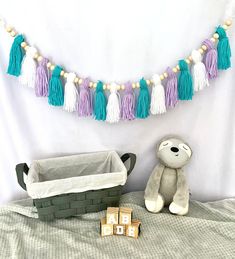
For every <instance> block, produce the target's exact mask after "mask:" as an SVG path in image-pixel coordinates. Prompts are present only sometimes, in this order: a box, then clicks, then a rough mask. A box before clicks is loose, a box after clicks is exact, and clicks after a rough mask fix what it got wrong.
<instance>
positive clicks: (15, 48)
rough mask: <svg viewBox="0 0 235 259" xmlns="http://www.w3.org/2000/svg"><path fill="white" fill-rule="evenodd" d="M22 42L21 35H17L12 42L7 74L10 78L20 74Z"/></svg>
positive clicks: (22, 51)
mask: <svg viewBox="0 0 235 259" xmlns="http://www.w3.org/2000/svg"><path fill="white" fill-rule="evenodd" d="M23 41H24V37H23V35H21V34H20V35H17V36H16V37H15V39H14V41H13V44H12V46H11V51H10V57H9V64H8V69H7V73H8V74H9V75H12V76H19V75H20V72H21V63H22V60H23V57H24V55H25V52H24V50H23V49H22V48H21V43H22V42H23Z"/></svg>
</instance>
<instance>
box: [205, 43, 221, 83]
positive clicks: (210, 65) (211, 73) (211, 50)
mask: <svg viewBox="0 0 235 259" xmlns="http://www.w3.org/2000/svg"><path fill="white" fill-rule="evenodd" d="M203 45H205V46H206V48H207V51H206V53H205V55H204V58H203V63H204V64H205V67H206V72H207V78H208V79H214V78H216V77H217V75H218V68H217V66H218V65H217V62H218V54H217V50H216V48H215V47H214V44H213V43H212V41H211V40H209V39H207V40H205V41H203Z"/></svg>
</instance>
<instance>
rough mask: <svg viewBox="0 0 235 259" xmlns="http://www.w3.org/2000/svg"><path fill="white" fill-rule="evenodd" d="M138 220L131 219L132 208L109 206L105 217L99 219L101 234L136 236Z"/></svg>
mask: <svg viewBox="0 0 235 259" xmlns="http://www.w3.org/2000/svg"><path fill="white" fill-rule="evenodd" d="M140 223H141V222H140V221H139V220H137V219H135V220H132V209H130V208H125V207H121V208H120V209H119V208H116V207H109V208H108V209H107V214H106V218H102V219H101V224H100V229H101V236H103V237H104V236H112V235H119V236H128V237H134V238H138V236H139V232H140Z"/></svg>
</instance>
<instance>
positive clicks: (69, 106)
mask: <svg viewBox="0 0 235 259" xmlns="http://www.w3.org/2000/svg"><path fill="white" fill-rule="evenodd" d="M75 78H76V75H75V74H74V73H68V75H67V81H66V84H65V86H64V110H66V111H67V112H74V111H77V107H78V90H77V87H76V85H75V83H74V79H75Z"/></svg>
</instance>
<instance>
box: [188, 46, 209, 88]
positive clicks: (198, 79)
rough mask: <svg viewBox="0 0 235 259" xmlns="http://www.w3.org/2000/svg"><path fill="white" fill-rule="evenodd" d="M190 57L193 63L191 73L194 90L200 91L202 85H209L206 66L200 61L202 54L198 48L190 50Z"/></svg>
mask: <svg viewBox="0 0 235 259" xmlns="http://www.w3.org/2000/svg"><path fill="white" fill-rule="evenodd" d="M191 55H192V59H193V62H194V65H193V67H192V74H193V80H194V84H193V85H194V91H196V92H197V91H200V90H202V89H203V88H204V87H206V86H209V81H208V78H207V73H206V67H205V65H204V64H203V63H202V55H201V53H200V52H199V51H198V50H193V51H192V54H191Z"/></svg>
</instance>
